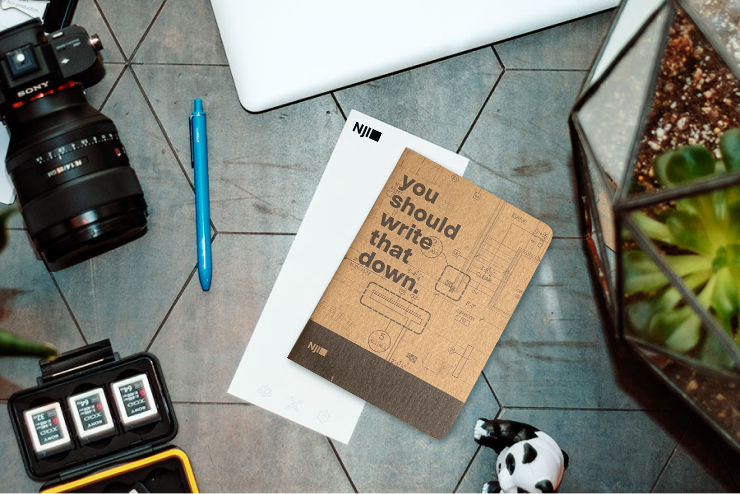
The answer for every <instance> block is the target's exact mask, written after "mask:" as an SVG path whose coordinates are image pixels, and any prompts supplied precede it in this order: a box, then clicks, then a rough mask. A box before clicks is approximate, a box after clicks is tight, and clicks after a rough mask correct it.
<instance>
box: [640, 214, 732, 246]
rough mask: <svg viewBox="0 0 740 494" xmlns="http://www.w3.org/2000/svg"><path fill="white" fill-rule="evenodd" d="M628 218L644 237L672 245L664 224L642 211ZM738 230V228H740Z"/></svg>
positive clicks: (669, 233) (671, 238) (671, 239)
mask: <svg viewBox="0 0 740 494" xmlns="http://www.w3.org/2000/svg"><path fill="white" fill-rule="evenodd" d="M630 216H631V217H632V219H633V220H634V222H635V224H636V225H637V226H638V227H639V228H640V229H641V230H642V231H643V232H645V235H647V236H648V237H649V238H652V239H653V240H660V241H661V242H665V243H667V244H673V237H671V232H670V230H669V229H668V226H666V225H665V224H664V223H661V222H660V221H657V220H654V219H652V218H651V217H650V216H648V215H646V214H645V213H643V212H642V211H634V212H633V213H632V214H631V215H630ZM738 228H740V226H739V227H738Z"/></svg>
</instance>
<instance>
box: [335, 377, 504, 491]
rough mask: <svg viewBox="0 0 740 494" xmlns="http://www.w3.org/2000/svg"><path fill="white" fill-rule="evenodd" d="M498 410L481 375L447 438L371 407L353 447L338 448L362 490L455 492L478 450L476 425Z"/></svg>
mask: <svg viewBox="0 0 740 494" xmlns="http://www.w3.org/2000/svg"><path fill="white" fill-rule="evenodd" d="M431 412H432V411H430V413H431ZM497 412H498V405H497V404H496V401H495V400H494V399H493V395H492V394H491V389H490V388H489V387H488V384H487V383H486V381H485V379H483V378H482V377H480V378H479V379H478V382H477V383H476V385H475V387H474V388H473V391H472V393H470V396H469V397H468V400H467V402H466V403H465V405H464V406H463V409H462V411H461V412H460V415H459V416H458V418H457V421H456V422H455V425H454V426H453V427H452V430H451V431H450V433H449V434H448V435H447V437H445V438H444V439H432V438H431V437H429V436H427V435H426V434H423V433H421V432H419V431H418V430H416V429H414V428H413V427H411V426H410V425H407V424H405V423H403V422H401V421H400V420H398V419H397V418H395V417H393V416H392V415H389V414H387V413H385V412H384V411H382V410H379V409H378V408H375V407H373V406H371V405H369V404H368V405H366V406H365V409H364V411H363V412H362V416H361V417H360V422H359V423H358V425H357V429H356V430H355V432H354V434H353V435H352V440H351V441H350V443H349V445H344V444H335V446H336V448H337V451H338V452H339V456H340V458H341V459H342V462H343V463H344V465H345V467H346V468H347V471H348V472H349V475H350V477H351V478H352V481H353V482H354V484H355V486H356V487H357V489H358V490H359V491H360V492H452V490H453V489H454V488H455V485H456V484H457V481H458V479H459V478H460V477H462V475H463V473H464V472H465V469H466V468H467V466H468V463H469V462H470V458H472V456H473V454H474V453H475V450H476V448H477V447H478V445H477V444H476V443H475V441H474V440H473V427H474V426H475V421H476V420H477V419H478V418H479V417H493V416H495V415H496V413H497Z"/></svg>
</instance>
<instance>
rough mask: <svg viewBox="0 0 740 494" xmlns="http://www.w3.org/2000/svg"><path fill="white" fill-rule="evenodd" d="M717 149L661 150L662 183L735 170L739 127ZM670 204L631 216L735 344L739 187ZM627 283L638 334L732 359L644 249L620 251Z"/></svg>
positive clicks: (708, 358)
mask: <svg viewBox="0 0 740 494" xmlns="http://www.w3.org/2000/svg"><path fill="white" fill-rule="evenodd" d="M720 154H721V156H722V157H721V159H719V160H718V159H716V158H715V157H714V155H713V154H712V153H711V152H710V151H709V150H708V149H707V148H706V147H704V146H701V145H690V146H684V147H680V148H677V149H675V150H670V151H666V152H664V153H663V154H661V155H659V156H658V157H657V158H656V159H655V162H654V163H653V172H654V174H655V177H656V178H657V180H658V182H660V184H661V185H662V186H663V187H664V188H671V187H676V186H678V185H685V184H687V183H689V182H693V181H696V180H702V179H706V178H709V177H710V176H712V175H715V174H722V173H725V172H728V171H736V170H740V129H732V130H728V131H727V132H725V133H724V134H723V135H722V137H721V138H720ZM672 206H673V207H671V208H669V209H667V210H664V211H661V212H658V213H655V214H654V215H653V216H654V217H653V216H650V215H648V214H646V213H645V212H644V211H636V212H633V213H632V215H631V216H632V219H633V220H634V222H635V223H636V224H637V226H638V227H639V228H640V229H641V230H642V231H643V232H644V233H645V234H646V235H647V236H648V237H650V238H651V239H653V240H655V241H656V242H657V244H658V246H659V248H661V250H662V251H663V252H664V254H665V260H666V261H667V262H668V264H669V265H670V266H671V268H672V269H673V270H674V271H675V272H676V274H677V275H679V276H680V277H682V278H683V281H684V282H685V283H686V285H687V286H688V287H689V288H690V289H691V290H693V291H694V293H695V294H696V295H697V299H698V300H699V302H700V303H701V305H702V306H703V307H704V308H706V309H707V310H709V311H710V313H711V314H712V315H713V316H714V317H715V318H716V319H717V321H718V322H719V323H720V325H721V326H722V327H723V328H724V329H725V331H727V333H728V334H729V335H730V336H731V337H732V338H733V339H734V341H735V343H737V344H738V345H740V331H738V316H739V315H740V187H738V186H734V187H729V188H725V189H722V190H716V191H713V192H709V193H702V194H700V195H694V196H689V197H682V198H680V199H676V200H675V201H673V203H672ZM624 288H625V293H626V294H627V295H628V297H629V298H628V302H627V309H626V311H627V320H628V322H629V325H630V327H631V328H632V330H633V331H634V332H635V333H636V334H637V335H639V336H641V337H644V338H646V339H648V340H650V341H653V342H655V343H659V344H661V345H664V346H665V347H667V348H668V349H670V350H674V351H677V352H681V353H686V352H692V351H696V352H697V356H698V357H699V358H700V359H701V360H702V361H704V362H706V363H708V364H712V365H715V366H720V367H726V368H730V367H732V365H733V362H732V361H731V360H730V358H729V357H728V356H727V354H726V353H725V352H724V350H723V349H722V348H721V347H720V344H719V343H718V342H717V341H716V340H715V339H714V338H713V337H712V336H711V334H710V333H709V332H706V331H702V324H701V321H700V319H699V317H698V316H697V315H696V313H695V312H694V311H693V310H692V309H691V307H689V306H687V305H685V303H684V301H683V297H682V296H681V294H680V293H679V292H678V290H677V289H676V288H675V287H674V286H672V285H671V284H670V283H669V281H668V278H666V277H665V275H664V274H663V272H662V271H660V269H659V268H658V266H657V265H656V264H655V263H654V262H653V261H652V260H651V259H650V258H649V257H648V256H647V254H646V253H645V252H643V251H641V250H628V251H626V252H625V254H624Z"/></svg>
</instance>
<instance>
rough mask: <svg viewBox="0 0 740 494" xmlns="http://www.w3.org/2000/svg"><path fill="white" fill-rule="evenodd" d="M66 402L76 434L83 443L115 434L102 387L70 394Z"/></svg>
mask: <svg viewBox="0 0 740 494" xmlns="http://www.w3.org/2000/svg"><path fill="white" fill-rule="evenodd" d="M68 402H69V411H70V413H71V414H72V420H73V421H74V424H75V429H76V430H77V436H78V437H79V438H80V440H81V441H82V442H83V443H87V442H90V441H94V440H96V439H101V438H103V437H107V436H110V435H112V434H115V432H116V430H115V424H114V423H113V418H112V417H111V413H110V407H109V406H108V400H107V399H106V398H105V393H104V392H103V388H97V389H93V390H92V391H86V392H84V393H80V394H77V395H74V396H70V397H69V399H68Z"/></svg>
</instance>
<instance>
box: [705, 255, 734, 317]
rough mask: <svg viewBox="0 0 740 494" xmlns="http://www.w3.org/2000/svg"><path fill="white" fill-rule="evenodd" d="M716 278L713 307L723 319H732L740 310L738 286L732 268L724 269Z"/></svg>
mask: <svg viewBox="0 0 740 494" xmlns="http://www.w3.org/2000/svg"><path fill="white" fill-rule="evenodd" d="M714 277H715V278H716V284H715V286H714V293H713V294H712V302H711V306H712V308H713V309H714V311H715V313H716V314H717V316H718V317H719V318H721V319H730V318H731V317H732V316H733V315H734V314H735V313H736V312H737V308H738V286H737V281H736V280H735V278H734V277H733V276H732V273H731V272H730V268H726V267H725V268H722V269H720V270H719V271H717V273H715V275H714Z"/></svg>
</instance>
